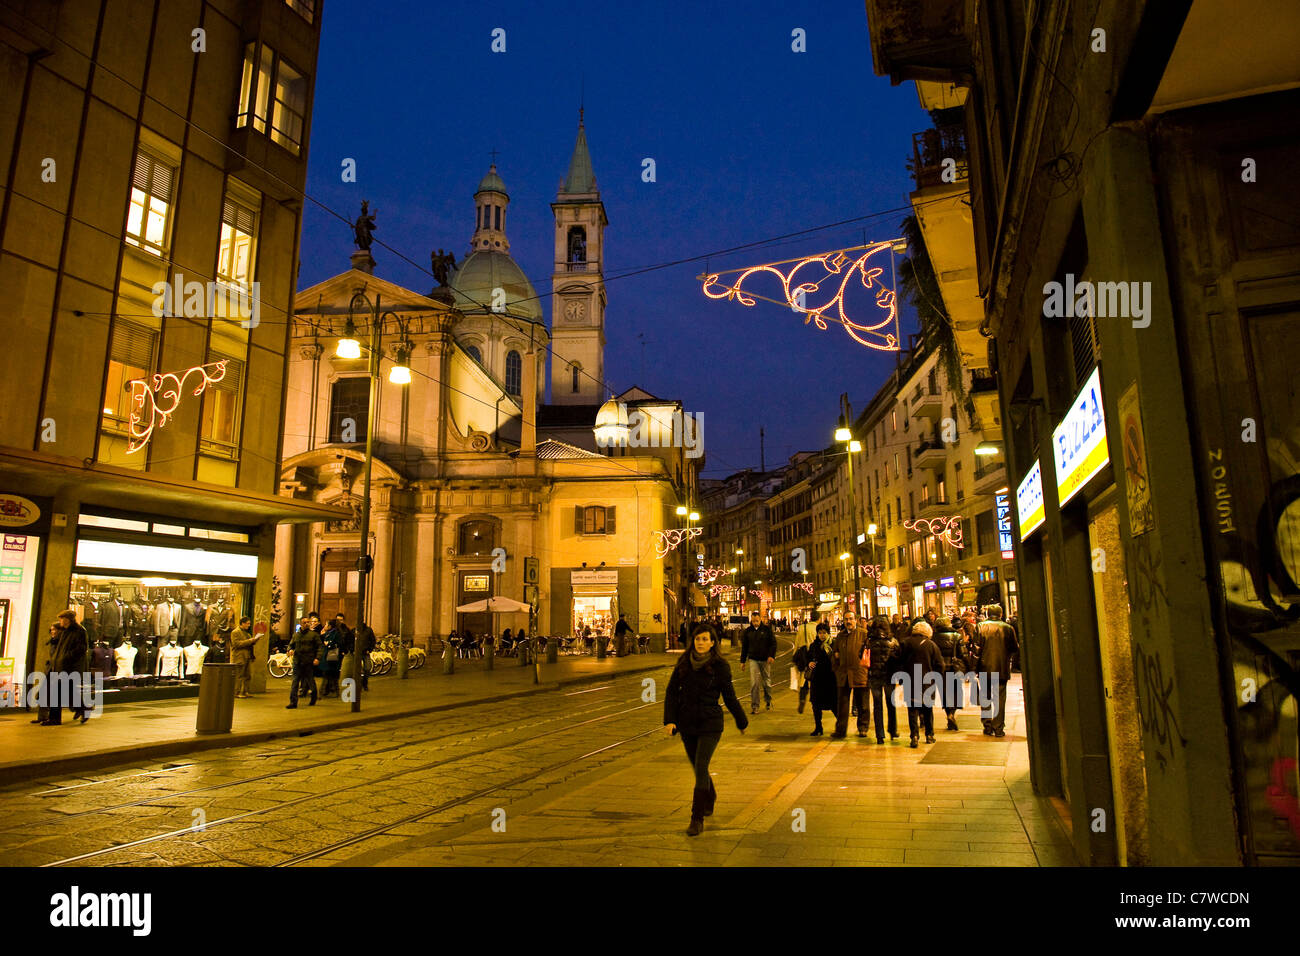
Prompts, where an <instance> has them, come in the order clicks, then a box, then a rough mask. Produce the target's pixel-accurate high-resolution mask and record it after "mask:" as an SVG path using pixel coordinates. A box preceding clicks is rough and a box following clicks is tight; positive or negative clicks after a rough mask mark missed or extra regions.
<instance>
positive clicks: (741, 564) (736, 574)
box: [731, 548, 749, 615]
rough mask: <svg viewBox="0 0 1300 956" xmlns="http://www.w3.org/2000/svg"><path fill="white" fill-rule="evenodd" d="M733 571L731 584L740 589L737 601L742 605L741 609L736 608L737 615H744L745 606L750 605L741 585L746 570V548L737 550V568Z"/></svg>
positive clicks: (737, 593)
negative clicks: (741, 577)
mask: <svg viewBox="0 0 1300 956" xmlns="http://www.w3.org/2000/svg"><path fill="white" fill-rule="evenodd" d="M731 570H732V572H733V574H732V578H731V583H732V584H734V585H736V587H737V588H738V590H737V592H736V601H737V602H738V603H739V604H740V607H738V608H736V611H737V613H739V614H742V615H743V614H744V613H745V605H746V604H748V603H749V602H748V601H746V600H745V589H744V587H743V586H742V585H741V583H740V575H741V574H742V573H743V572H744V570H745V549H744V548H737V549H736V566H735V567H734V568H732V569H731Z"/></svg>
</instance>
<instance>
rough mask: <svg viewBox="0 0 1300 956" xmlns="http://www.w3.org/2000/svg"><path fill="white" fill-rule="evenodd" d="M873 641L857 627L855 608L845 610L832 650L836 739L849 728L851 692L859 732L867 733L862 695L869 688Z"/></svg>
mask: <svg viewBox="0 0 1300 956" xmlns="http://www.w3.org/2000/svg"><path fill="white" fill-rule="evenodd" d="M870 647H871V641H870V638H869V637H867V632H866V630H865V629H864V628H860V627H858V617H857V615H856V614H854V613H853V612H852V611H845V612H844V630H842V631H840V633H839V635H838V636H837V637H836V638H835V643H834V645H832V651H831V666H832V667H833V668H834V671H835V686H836V688H837V689H838V698H839V699H838V701H837V702H836V706H835V733H833V734H831V736H832V737H834V738H835V739H837V740H838V739H842V738H843V737H845V736H846V735H847V734H848V731H849V695H850V694H852V696H853V706H854V707H855V708H856V709H857V712H858V736H859V737H865V736H867V717H868V713H867V710H866V708H865V707H863V701H862V695H863V692H864V691H865V690H866V688H867V671H868V667H869V665H870V662H871V651H870Z"/></svg>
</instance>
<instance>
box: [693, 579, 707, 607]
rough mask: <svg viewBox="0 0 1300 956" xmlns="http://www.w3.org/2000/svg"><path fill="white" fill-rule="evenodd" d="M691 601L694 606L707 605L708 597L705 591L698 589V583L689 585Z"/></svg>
mask: <svg viewBox="0 0 1300 956" xmlns="http://www.w3.org/2000/svg"><path fill="white" fill-rule="evenodd" d="M691 603H692V604H694V605H695V606H696V607H708V606H709V599H708V597H707V596H706V595H705V593H704V592H703V591H701V590H700V588H699V585H696V584H692V585H691Z"/></svg>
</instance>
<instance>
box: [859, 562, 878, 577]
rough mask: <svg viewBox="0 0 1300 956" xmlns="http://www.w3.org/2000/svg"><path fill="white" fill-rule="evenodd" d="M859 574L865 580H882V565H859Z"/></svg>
mask: <svg viewBox="0 0 1300 956" xmlns="http://www.w3.org/2000/svg"><path fill="white" fill-rule="evenodd" d="M858 572H859V573H860V574H861V575H862V576H863V577H864V578H874V579H876V580H880V565H878V564H859V565H858Z"/></svg>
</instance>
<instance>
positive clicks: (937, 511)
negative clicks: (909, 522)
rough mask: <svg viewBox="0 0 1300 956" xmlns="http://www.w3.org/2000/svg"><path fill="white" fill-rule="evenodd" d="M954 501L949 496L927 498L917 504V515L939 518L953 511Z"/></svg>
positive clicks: (919, 516)
mask: <svg viewBox="0 0 1300 956" xmlns="http://www.w3.org/2000/svg"><path fill="white" fill-rule="evenodd" d="M952 507H953V505H952V502H951V501H950V500H949V499H947V498H926V499H924V500H922V501H919V502H917V504H916V517H918V518H937V517H939V516H940V515H947V514H951V513H952Z"/></svg>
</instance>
